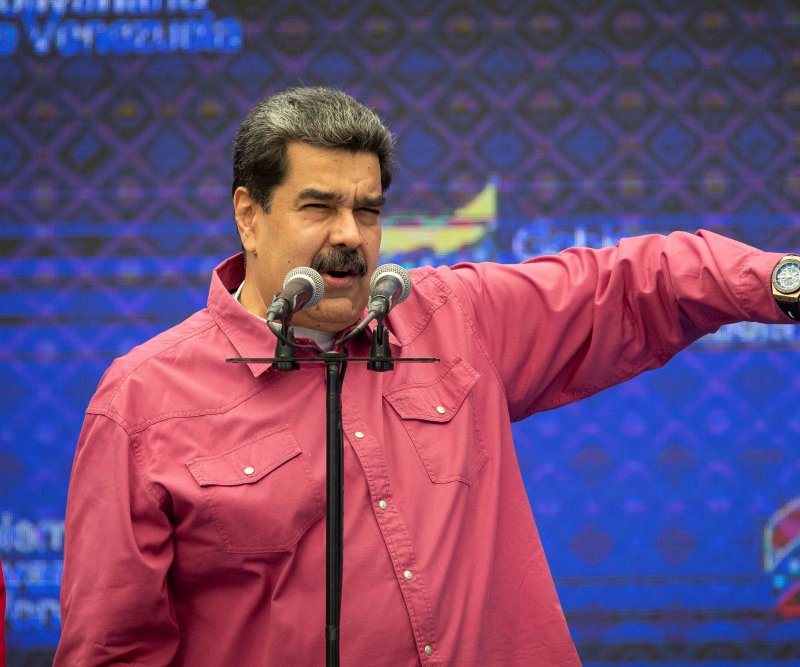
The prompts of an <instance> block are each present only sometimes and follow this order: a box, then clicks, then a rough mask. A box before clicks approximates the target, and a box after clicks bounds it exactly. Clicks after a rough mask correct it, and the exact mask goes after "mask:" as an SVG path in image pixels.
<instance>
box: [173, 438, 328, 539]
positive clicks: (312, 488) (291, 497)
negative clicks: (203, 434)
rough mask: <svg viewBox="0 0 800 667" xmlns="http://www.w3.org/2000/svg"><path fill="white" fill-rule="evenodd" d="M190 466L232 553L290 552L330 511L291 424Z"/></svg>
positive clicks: (188, 463)
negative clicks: (290, 426)
mask: <svg viewBox="0 0 800 667" xmlns="http://www.w3.org/2000/svg"><path fill="white" fill-rule="evenodd" d="M186 467H187V468H188V469H189V472H191V474H192V476H193V477H194V478H195V480H196V481H197V483H198V484H199V485H200V487H201V488H202V492H203V496H204V498H205V501H206V504H207V505H208V508H209V510H210V511H211V514H212V515H213V517H214V521H215V523H216V525H217V528H218V529H219V532H220V535H221V537H222V540H223V542H224V544H225V548H226V550H227V551H228V552H230V553H264V552H271V551H288V550H289V549H291V548H292V547H294V546H295V545H296V544H297V542H298V541H299V540H300V538H301V537H302V536H303V535H304V534H305V532H306V531H307V530H308V529H309V528H310V527H311V525H312V524H314V523H315V522H316V521H318V520H319V519H321V518H322V516H323V515H324V513H325V503H324V500H323V497H322V493H321V491H320V488H319V485H318V484H317V483H316V482H315V480H314V478H313V476H312V474H311V470H310V467H309V465H308V461H307V460H306V457H305V455H304V454H303V452H302V450H301V449H300V446H299V445H298V444H297V441H296V440H295V438H294V435H293V434H292V432H291V430H289V428H288V427H286V426H284V427H281V428H279V429H276V430H273V431H270V432H269V433H265V434H262V435H259V436H258V437H256V438H252V439H250V440H247V441H245V442H242V443H239V444H237V445H235V446H234V447H231V448H230V449H227V450H225V451H224V452H222V453H220V454H215V455H214V456H203V457H198V458H196V459H192V460H191V461H189V462H187V463H186Z"/></svg>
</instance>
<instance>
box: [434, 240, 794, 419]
mask: <svg viewBox="0 0 800 667" xmlns="http://www.w3.org/2000/svg"><path fill="white" fill-rule="evenodd" d="M781 256H782V255H779V254H776V253H766V252H762V251H759V250H756V249H755V248H752V247H750V246H747V245H744V244H742V243H739V242H738V241H733V240H731V239H727V238H725V237H722V236H719V235H718V234H714V233H712V232H702V231H701V232H698V233H697V234H694V235H693V234H688V233H684V232H676V233H673V234H670V235H668V236H656V235H648V236H640V237H634V238H628V239H623V240H622V241H620V242H619V244H618V245H616V246H615V247H609V248H603V249H601V250H596V249H590V248H572V249H570V250H565V251H564V252H561V253H559V254H558V255H553V256H548V257H537V258H534V259H531V260H529V261H526V262H523V263H521V264H518V265H499V264H491V263H485V264H464V265H457V266H454V267H453V269H452V270H449V271H448V270H444V273H443V274H442V276H443V278H444V279H445V282H447V283H448V284H449V285H450V286H451V287H453V289H454V291H455V292H456V293H457V294H458V295H459V297H460V298H461V299H462V300H463V301H466V302H467V304H468V312H470V313H471V317H472V318H474V326H475V328H476V333H477V335H478V336H479V337H480V338H481V339H482V340H483V342H484V344H485V346H486V348H487V354H488V355H489V356H490V358H491V360H492V362H493V363H494V365H495V367H496V368H497V371H498V374H499V376H500V380H501V382H502V383H503V386H504V387H505V389H506V394H507V398H508V402H509V408H510V412H511V416H512V419H515V420H518V419H522V418H524V417H526V416H528V415H530V414H531V413H533V412H537V411H541V410H548V409H551V408H555V407H558V406H560V405H564V404H566V403H570V402H572V401H576V400H578V399H580V398H584V397H586V396H589V395H591V394H593V393H596V392H597V391H600V390H601V389H604V388H606V387H609V386H611V385H614V384H617V383H619V382H622V381H624V380H626V379H628V378H630V377H633V376H634V375H636V374H638V373H641V372H642V371H644V370H647V369H650V368H656V367H658V366H661V365H663V364H664V363H666V362H667V361H668V360H669V359H670V358H671V357H672V356H673V355H674V354H675V353H676V352H677V351H678V350H680V349H682V348H684V347H685V346H687V345H688V344H690V343H691V342H693V341H695V340H697V339H698V338H700V337H701V336H703V335H705V334H707V333H711V332H713V331H716V330H717V329H718V328H719V327H720V326H721V325H723V324H727V323H731V322H736V321H759V322H772V323H774V322H787V323H788V322H789V319H788V318H787V317H785V316H784V315H783V313H781V311H780V309H779V308H778V307H777V305H776V304H775V302H774V299H773V298H772V294H771V291H770V287H769V281H770V272H771V270H772V268H773V266H774V265H775V264H776V263H777V261H778V260H779V259H780V257H781Z"/></svg>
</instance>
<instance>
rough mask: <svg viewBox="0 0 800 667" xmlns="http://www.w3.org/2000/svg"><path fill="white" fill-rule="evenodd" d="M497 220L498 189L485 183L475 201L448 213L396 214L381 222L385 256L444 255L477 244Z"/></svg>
mask: <svg viewBox="0 0 800 667" xmlns="http://www.w3.org/2000/svg"><path fill="white" fill-rule="evenodd" d="M496 218H497V186H496V185H495V184H494V183H487V184H486V185H485V186H484V188H483V190H481V191H480V192H479V193H478V194H477V195H476V196H475V198H474V199H473V200H472V201H470V202H468V203H467V204H466V205H464V206H462V207H461V208H459V209H456V210H455V211H453V213H451V214H447V215H439V216H426V215H414V214H411V215H395V216H388V217H386V218H384V219H383V222H382V226H383V242H382V245H381V249H382V251H383V253H384V254H394V253H404V252H413V251H415V250H422V249H430V250H432V251H433V252H434V253H435V254H437V255H447V254H449V253H451V252H455V251H457V250H462V249H464V248H467V247H469V246H473V245H476V244H477V243H479V242H480V241H481V240H482V239H483V237H484V236H486V233H487V232H488V231H489V227H490V226H491V224H492V223H493V222H494V221H495V219H496Z"/></svg>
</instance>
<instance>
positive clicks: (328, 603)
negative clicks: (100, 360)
mask: <svg viewBox="0 0 800 667" xmlns="http://www.w3.org/2000/svg"><path fill="white" fill-rule="evenodd" d="M369 319H372V318H369ZM362 325H364V326H365V325H366V320H365V321H364V322H362ZM267 326H268V327H269V329H270V331H272V333H273V334H275V336H276V338H277V339H278V342H277V343H276V345H275V356H274V357H238V358H231V359H226V360H225V361H227V362H230V363H272V364H273V365H274V367H275V369H276V370H279V371H294V370H297V369H299V368H300V365H301V364H309V363H323V364H325V441H326V467H325V471H326V484H325V489H326V495H327V513H326V516H325V540H326V546H325V572H326V581H325V664H326V667H339V638H340V628H339V626H340V620H341V610H342V572H343V569H344V568H343V559H344V432H343V430H342V387H343V386H344V374H345V371H346V370H347V363H348V362H357V363H364V362H366V364H367V369H368V370H371V371H377V372H385V371H390V370H393V369H394V364H395V363H398V362H400V363H435V362H437V361H439V359H438V358H436V357H396V358H393V357H392V355H391V349H390V347H389V334H388V331H387V329H386V327H385V326H384V325H383V318H382V317H381V318H379V319H378V323H377V325H376V326H375V330H374V332H373V338H372V346H371V349H370V356H368V357H350V356H349V355H348V352H347V348H346V347H344V343H345V342H346V341H347V340H349V339H350V338H351V337H352V336H353V335H354V334H356V333H358V331H359V328H358V327H357V330H356V331H353V332H351V333H350V334H348V335H347V336H345V337H344V338H342V339H341V340H340V341H337V342H338V344H339V345H341V346H342V351H341V352H333V351H331V352H320V353H319V354H318V355H317V356H316V357H297V356H295V354H294V350H295V349H297V348H299V347H305V348H307V347H308V346H303V345H298V344H297V343H295V342H294V330H293V329H292V328H291V327H290V326H289V321H288V320H287V321H286V322H283V323H282V324H281V327H280V329H278V328H277V326H276V325H275V323H274V322H267ZM361 329H363V326H362V327H361Z"/></svg>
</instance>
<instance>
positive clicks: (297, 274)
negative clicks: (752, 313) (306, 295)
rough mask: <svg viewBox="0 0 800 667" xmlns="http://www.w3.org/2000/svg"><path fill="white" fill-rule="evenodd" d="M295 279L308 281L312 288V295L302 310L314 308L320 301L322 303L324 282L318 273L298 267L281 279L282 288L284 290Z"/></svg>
mask: <svg viewBox="0 0 800 667" xmlns="http://www.w3.org/2000/svg"><path fill="white" fill-rule="evenodd" d="M295 278H302V279H304V280H306V281H308V282H309V283H310V284H311V285H312V287H313V290H314V291H313V293H312V294H311V298H310V299H309V300H308V302H307V303H306V305H305V306H303V307H304V308H313V307H314V306H316V305H317V304H318V303H319V302H320V301H322V295H323V294H324V293H325V282H324V281H323V280H322V276H321V275H320V274H319V272H318V271H315V270H314V269H312V268H311V267H308V266H298V267H296V268H294V269H292V270H291V271H289V273H287V274H286V277H285V278H284V279H283V287H284V289H285V288H286V287H287V285H288V284H289V283H290V282H291V281H292V280H294V279H295Z"/></svg>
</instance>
